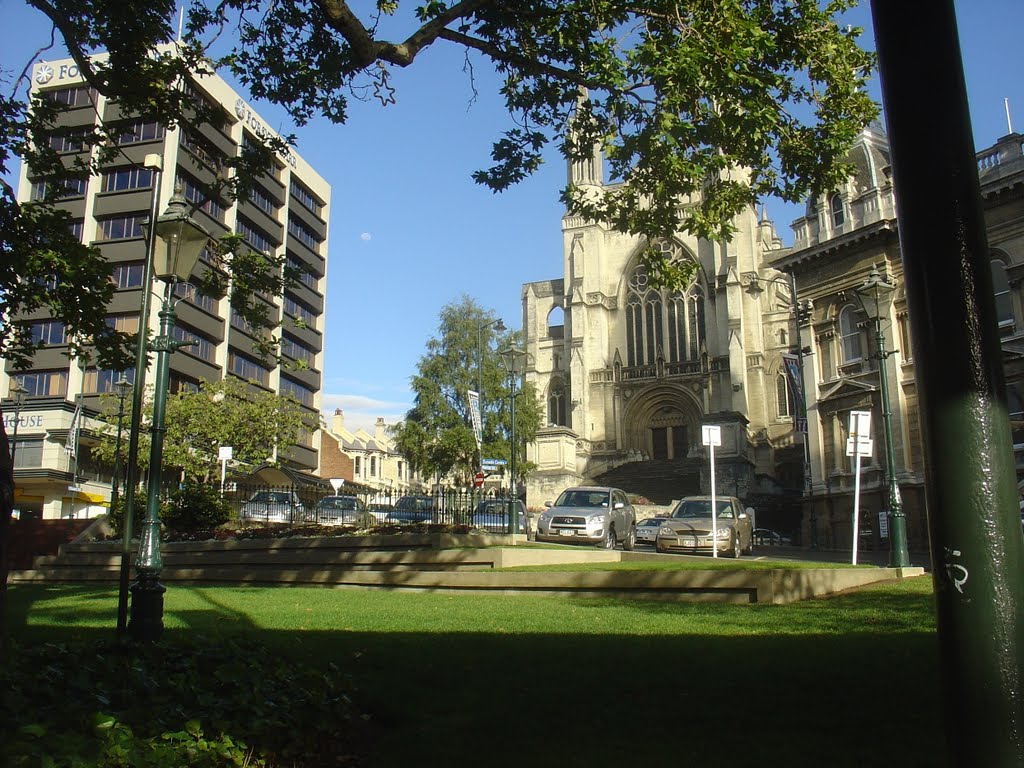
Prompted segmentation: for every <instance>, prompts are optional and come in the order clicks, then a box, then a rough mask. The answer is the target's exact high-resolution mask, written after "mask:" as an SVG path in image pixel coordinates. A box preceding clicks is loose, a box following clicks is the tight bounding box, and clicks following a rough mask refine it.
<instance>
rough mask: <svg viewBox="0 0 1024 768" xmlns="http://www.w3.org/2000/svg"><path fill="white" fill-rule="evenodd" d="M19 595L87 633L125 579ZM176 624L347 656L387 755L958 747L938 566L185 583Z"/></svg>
mask: <svg viewBox="0 0 1024 768" xmlns="http://www.w3.org/2000/svg"><path fill="white" fill-rule="evenodd" d="M10 603H11V604H10V608H11V620H12V635H13V636H14V637H15V639H17V640H18V641H20V642H23V643H38V642H46V641H51V640H67V639H70V638H82V639H86V640H87V639H89V638H91V637H100V636H109V634H110V633H111V628H112V627H113V625H114V618H115V613H116V590H114V589H108V588H106V587H83V586H61V585H50V586H35V585H14V586H12V587H11V588H10ZM165 626H166V632H165V638H166V639H167V640H168V641H170V642H173V641H174V638H175V637H177V636H179V635H180V634H181V633H185V632H201V633H203V634H207V635H213V636H227V635H232V634H236V633H242V634H245V635H248V636H256V637H259V638H260V639H261V640H262V641H263V642H265V643H267V644H269V645H271V646H272V647H274V648H276V649H278V651H279V652H280V653H281V654H282V655H283V656H285V657H288V658H294V659H296V660H301V661H303V662H305V663H312V664H325V665H326V664H328V663H331V662H333V663H335V664H338V665H340V666H341V667H342V668H343V669H346V670H348V671H349V672H350V674H351V676H352V679H353V681H354V683H355V685H356V688H357V693H356V697H357V703H358V706H359V708H360V709H361V710H362V711H364V712H366V713H367V714H368V715H369V717H370V722H371V724H372V731H371V735H372V738H371V747H370V755H369V758H370V759H369V762H368V764H369V765H371V766H406V765H417V766H464V765H465V766H469V765H485V766H524V765H529V766H616V767H617V768H622V767H623V766H648V765H666V764H674V763H679V764H684V765H691V766H746V765H750V766H754V765H757V766H876V765H877V766H888V765H901V766H943V765H945V764H946V760H945V756H944V736H943V728H942V724H941V719H940V711H939V705H938V700H939V689H938V686H939V681H938V672H937V666H938V660H937V658H938V657H937V641H936V636H935V628H934V612H933V601H932V590H931V580H930V578H928V577H923V578H918V579H912V580H907V581H904V582H901V583H898V584H890V585H881V586H876V587H872V588H867V589H863V590H859V591H857V592H854V593H849V594H844V595H839V596H835V597H832V598H830V599H827V600H812V601H806V602H802V603H796V604H793V605H785V606H770V605H726V604H714V603H668V602H649V601H639V600H618V599H605V598H600V599H597V598H576V597H568V596H567V597H536V596H518V595H480V594H450V593H448V594H430V593H419V592H383V591H365V590H332V589H320V588H304V587H296V588H288V587H264V588H257V587H222V586H217V587H201V586H196V587H187V586H178V585H172V586H170V587H169V589H168V591H167V594H166V598H165ZM324 764H329V763H328V762H325V763H324Z"/></svg>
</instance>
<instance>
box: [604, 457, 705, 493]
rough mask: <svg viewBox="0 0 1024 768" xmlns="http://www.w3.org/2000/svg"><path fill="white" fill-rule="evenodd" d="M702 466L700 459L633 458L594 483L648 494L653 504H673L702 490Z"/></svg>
mask: <svg viewBox="0 0 1024 768" xmlns="http://www.w3.org/2000/svg"><path fill="white" fill-rule="evenodd" d="M700 468H701V460H699V459H677V460H661V461H655V460H652V461H633V462H630V463H628V464H620V465H619V466H617V467H615V468H614V469H610V470H608V471H607V472H605V473H604V474H602V475H598V476H597V477H595V478H594V484H595V485H610V486H613V487H615V488H621V489H622V490H624V491H626V492H627V493H631V494H636V495H638V496H645V497H646V498H647V499H649V500H650V501H651V503H652V504H669V503H670V502H671V501H672V500H673V499H681V498H683V497H684V496H694V495H697V494H699V493H700V492H701V491H700Z"/></svg>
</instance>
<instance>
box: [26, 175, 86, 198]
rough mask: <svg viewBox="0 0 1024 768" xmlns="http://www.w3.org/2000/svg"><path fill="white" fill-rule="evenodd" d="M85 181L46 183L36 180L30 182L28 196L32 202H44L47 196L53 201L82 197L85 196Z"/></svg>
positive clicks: (72, 180)
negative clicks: (30, 186)
mask: <svg viewBox="0 0 1024 768" xmlns="http://www.w3.org/2000/svg"><path fill="white" fill-rule="evenodd" d="M85 186H86V181H85V179H77V178H71V179H60V180H59V181H53V180H50V181H47V180H46V179H36V180H35V181H33V182H32V189H31V190H30V191H29V196H30V198H31V199H32V200H44V199H46V198H47V196H49V197H52V198H53V199H54V200H63V199H65V198H69V197H82V196H83V195H85Z"/></svg>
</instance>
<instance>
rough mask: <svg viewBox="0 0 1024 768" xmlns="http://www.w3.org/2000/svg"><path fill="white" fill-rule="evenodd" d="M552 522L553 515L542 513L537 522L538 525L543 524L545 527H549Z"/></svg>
mask: <svg viewBox="0 0 1024 768" xmlns="http://www.w3.org/2000/svg"><path fill="white" fill-rule="evenodd" d="M550 521H551V513H550V512H541V513H540V517H538V518H537V522H538V523H543V524H544V525H547V524H548V523H549V522H550Z"/></svg>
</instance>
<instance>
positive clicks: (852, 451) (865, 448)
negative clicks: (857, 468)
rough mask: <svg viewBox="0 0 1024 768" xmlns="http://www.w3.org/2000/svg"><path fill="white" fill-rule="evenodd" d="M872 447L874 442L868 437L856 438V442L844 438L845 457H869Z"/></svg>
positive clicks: (850, 438) (849, 438)
mask: <svg viewBox="0 0 1024 768" xmlns="http://www.w3.org/2000/svg"><path fill="white" fill-rule="evenodd" d="M874 445H875V441H874V440H872V439H871V438H870V437H858V438H857V440H854V439H853V438H852V437H848V438H846V455H847V456H868V457H870V456H871V452H872V450H873V449H874Z"/></svg>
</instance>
